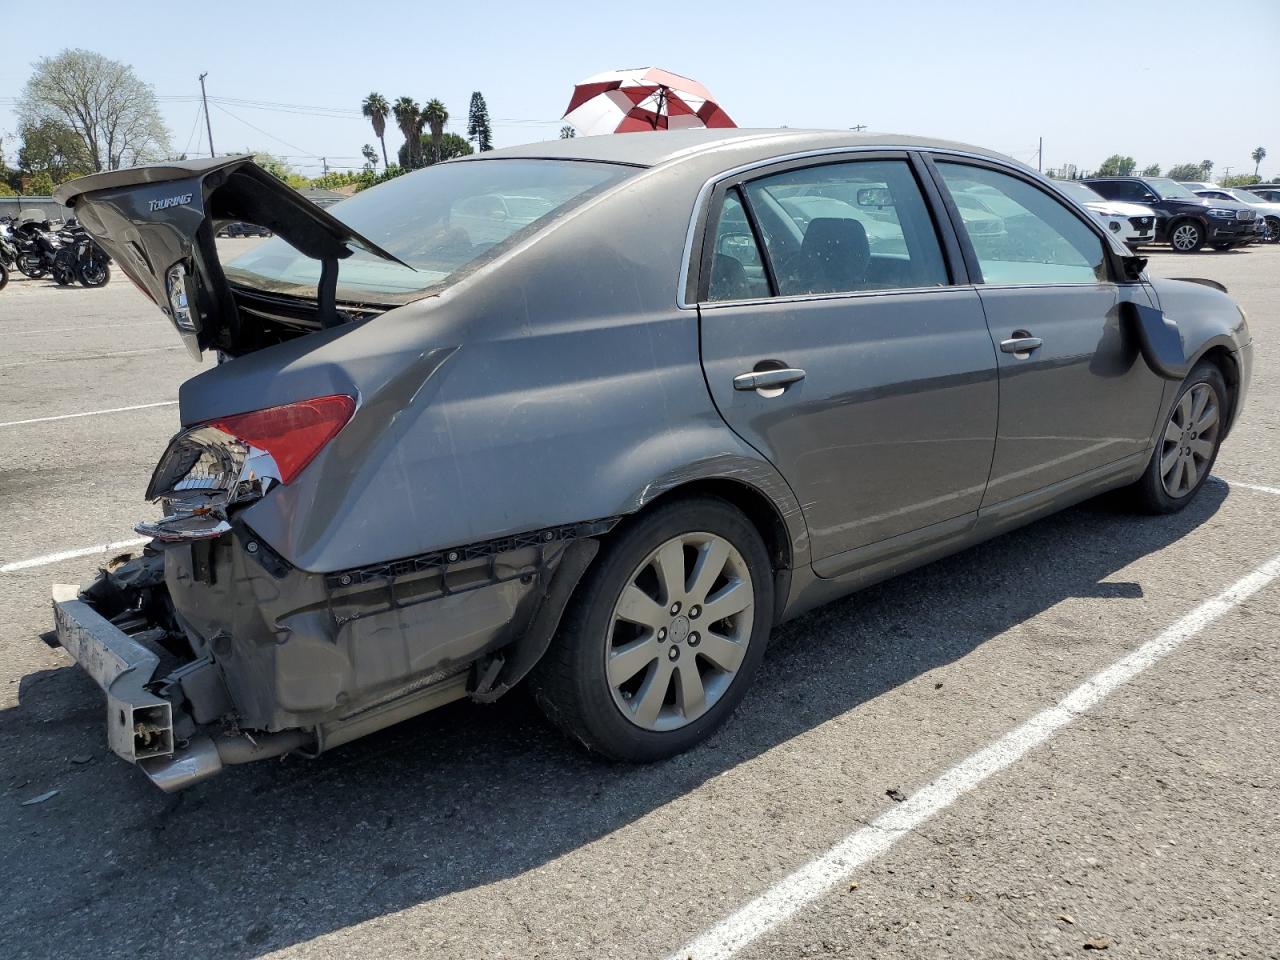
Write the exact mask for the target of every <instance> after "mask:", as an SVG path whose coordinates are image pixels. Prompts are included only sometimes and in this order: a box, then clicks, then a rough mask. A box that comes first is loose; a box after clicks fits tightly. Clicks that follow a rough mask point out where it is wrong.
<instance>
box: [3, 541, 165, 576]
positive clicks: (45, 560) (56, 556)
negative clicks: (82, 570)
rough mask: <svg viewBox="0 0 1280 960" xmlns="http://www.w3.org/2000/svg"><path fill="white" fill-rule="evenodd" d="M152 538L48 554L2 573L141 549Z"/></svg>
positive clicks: (6, 566) (9, 565) (8, 566)
mask: <svg viewBox="0 0 1280 960" xmlns="http://www.w3.org/2000/svg"><path fill="white" fill-rule="evenodd" d="M150 540H151V538H150V537H138V538H136V539H134V540H117V541H115V543H99V544H97V545H95V546H92V547H80V548H78V549H76V550H63V551H62V552H61V553H48V554H45V555H44V556H43V557H32V558H31V559H30V560H15V561H13V563H6V564H4V565H3V566H0V573H13V572H14V571H15V570H29V569H31V568H32V567H44V566H48V565H49V564H51V563H59V562H60V561H62V560H74V559H75V558H76V557H88V556H92V555H93V554H95V553H110V552H111V551H112V550H127V549H128V548H129V547H140V546H142V545H143V544H144V543H149V542H150Z"/></svg>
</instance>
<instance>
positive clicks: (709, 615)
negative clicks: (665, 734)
mask: <svg viewBox="0 0 1280 960" xmlns="http://www.w3.org/2000/svg"><path fill="white" fill-rule="evenodd" d="M754 619H755V590H754V585H753V584H752V582H751V573H750V571H749V570H748V568H747V563H746V561H745V560H743V558H742V554H741V553H739V552H738V549H737V548H736V547H735V546H734V545H733V544H731V543H730V542H729V541H728V540H726V539H725V538H724V537H721V536H718V535H717V534H714V533H705V532H696V533H683V534H681V535H680V536H678V537H672V538H671V539H670V540H668V541H666V542H665V543H663V544H662V545H661V546H659V547H658V548H657V549H656V550H654V551H653V552H652V553H650V554H649V556H647V557H645V559H644V561H643V562H641V563H640V564H639V566H637V567H636V568H635V570H633V571H632V572H631V576H630V577H628V578H627V585H626V586H625V587H624V588H623V589H622V593H621V594H620V595H619V597H618V601H617V603H615V604H614V606H613V613H612V615H611V616H610V618H609V636H608V643H607V644H606V646H605V676H606V678H607V679H608V683H609V690H610V692H611V693H612V694H613V702H614V704H615V705H616V706H617V707H618V709H619V710H620V711H621V712H622V715H623V716H624V717H626V718H627V719H628V720H629V721H630V722H631V723H634V724H635V725H636V726H638V727H641V728H643V729H645V730H655V731H667V730H677V729H679V728H680V727H683V726H686V725H688V724H690V723H692V722H693V721H695V720H697V719H698V718H699V717H700V716H702V715H703V714H705V713H706V712H707V711H708V710H710V709H711V708H712V707H713V706H715V704H716V703H717V702H718V701H719V700H720V698H721V697H723V696H724V694H725V692H726V691H727V690H728V689H729V687H730V685H731V684H732V683H733V679H734V677H736V676H737V674H738V670H739V669H740V668H741V666H742V662H743V660H744V658H745V657H746V653H747V645H748V644H749V643H750V641H751V627H752V623H753V621H754Z"/></svg>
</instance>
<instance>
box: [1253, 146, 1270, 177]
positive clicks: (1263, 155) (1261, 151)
mask: <svg viewBox="0 0 1280 960" xmlns="http://www.w3.org/2000/svg"><path fill="white" fill-rule="evenodd" d="M1249 159H1250V160H1252V161H1253V175H1254V176H1255V177H1256V176H1257V175H1258V168H1259V167H1261V166H1262V161H1263V160H1265V159H1267V148H1266V147H1254V149H1253V153H1251V154H1249ZM1255 182H1257V181H1255Z"/></svg>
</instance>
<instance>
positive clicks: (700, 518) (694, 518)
mask: <svg viewBox="0 0 1280 960" xmlns="http://www.w3.org/2000/svg"><path fill="white" fill-rule="evenodd" d="M673 544H674V545H675V546H673ZM717 564H719V569H716V567H717ZM699 574H704V576H700V575H699ZM668 576H669V577H670V579H667V577H668ZM680 577H683V583H680V584H679V586H677V587H675V588H674V589H672V588H669V587H666V586H664V583H678V578H680ZM709 578H710V579H709ZM704 580H705V581H706V582H705V583H704ZM743 591H745V592H743ZM676 593H678V594H679V596H678V597H677V596H675V594H676ZM726 601H728V602H727V603H726ZM744 602H745V603H748V604H749V606H744V607H743V609H742V610H739V611H737V612H734V613H731V614H728V615H727V616H726V617H724V618H721V619H718V620H716V621H714V622H712V621H709V620H707V619H706V617H707V616H713V615H714V614H712V613H710V608H711V604H712V603H715V604H716V605H717V606H718V607H719V608H720V609H721V610H730V609H732V608H733V607H734V606H737V605H738V604H739V603H744ZM704 603H705V604H706V608H707V609H705V610H704V609H703V606H702V605H703V604H704ZM773 605H774V600H773V568H772V564H771V563H770V561H769V554H768V551H767V550H766V549H765V545H764V542H763V540H762V539H761V537H760V534H759V532H758V531H757V530H756V528H755V527H754V526H753V525H752V524H751V522H750V521H749V520H748V519H747V518H746V516H745V515H744V514H743V513H742V512H741V511H739V510H738V509H737V508H735V507H733V506H732V505H730V504H729V503H727V502H725V501H723V500H720V499H718V498H715V497H705V496H699V497H691V498H688V499H681V500H675V501H672V502H671V503H667V504H662V505H659V506H656V507H654V508H653V509H652V510H650V511H648V512H646V513H644V514H642V515H640V516H638V517H636V518H634V519H632V520H628V521H625V525H624V526H623V527H622V528H621V529H619V530H616V531H614V533H613V534H612V535H611V536H610V537H609V539H608V540H607V541H606V542H605V544H604V545H603V547H602V548H601V551H600V554H599V555H598V556H597V558H596V560H595V562H594V563H593V564H592V566H591V568H590V569H589V570H588V571H587V574H586V576H585V577H584V578H583V581H582V583H581V584H579V586H578V589H577V591H576V592H575V594H574V596H573V598H572V599H571V600H570V603H569V606H568V608H567V609H566V611H565V614H564V617H563V619H562V621H561V625H560V630H559V631H558V633H557V635H556V638H555V640H554V641H553V642H552V645H551V648H550V649H549V650H548V651H547V653H546V655H545V656H543V658H542V660H541V661H539V663H538V665H537V667H536V668H535V669H534V670H533V672H532V674H531V675H530V678H529V679H530V685H531V687H532V690H533V695H534V699H535V700H536V701H537V703H538V705H539V706H540V707H541V708H542V710H543V712H544V713H545V714H546V715H547V717H548V718H549V719H550V720H551V722H552V723H553V724H555V726H557V727H558V728H559V729H560V730H562V731H563V732H564V733H566V734H567V735H568V736H569V737H570V738H572V739H574V740H576V741H578V742H579V743H581V744H583V745H584V746H585V747H587V748H588V749H589V750H594V751H596V752H598V753H602V754H604V755H605V756H607V757H610V758H612V759H615V760H625V761H631V762H650V761H654V760H662V759H665V758H667V757H672V756H675V755H676V754H678V753H682V752H684V751H685V750H688V749H689V748H690V747H693V746H694V745H696V744H697V743H699V742H701V741H702V740H705V739H706V738H707V737H708V736H709V735H710V734H711V733H712V732H713V731H714V730H715V729H716V728H717V727H719V726H720V724H722V723H723V722H724V721H725V720H726V719H727V718H728V717H729V715H730V714H731V713H732V712H733V710H734V708H735V707H736V706H737V705H738V703H739V701H741V699H742V697H743V695H744V694H745V693H746V691H747V688H748V687H749V686H750V685H751V681H752V678H753V677H754V676H755V673H756V671H757V669H758V667H759V665H760V661H761V659H762V658H763V657H764V651H765V646H766V644H767V643H768V640H769V632H770V630H771V628H772V625H773ZM628 616H632V617H636V618H638V619H636V620H629V619H628ZM641 619H643V621H644V623H643V624H642V623H641V622H640V620H641ZM712 626H715V627H716V628H717V629H716V630H715V631H714V632H713V631H712V629H711V627H712ZM713 651H714V652H713ZM628 674H630V675H628ZM699 695H701V700H700V699H699ZM655 704H656V706H655Z"/></svg>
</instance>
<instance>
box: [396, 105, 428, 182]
mask: <svg viewBox="0 0 1280 960" xmlns="http://www.w3.org/2000/svg"><path fill="white" fill-rule="evenodd" d="M391 114H392V116H394V117H395V118H396V126H397V127H399V128H400V132H401V133H402V134H403V135H404V142H405V146H407V147H408V148H409V149H408V152H407V153H403V152H402V153H401V156H402V158H403V159H402V160H401V162H400V166H402V167H404V168H405V169H407V170H416V169H417V168H418V167H420V166H422V163H421V160H422V156H421V154H422V144H421V142H420V138H421V136H422V108H421V107H419V106H418V102H417V101H416V100H414V99H413V98H412V97H401V98H400V99H399V100H397V101H396V102H395V103H393V104H392V105H391Z"/></svg>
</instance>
